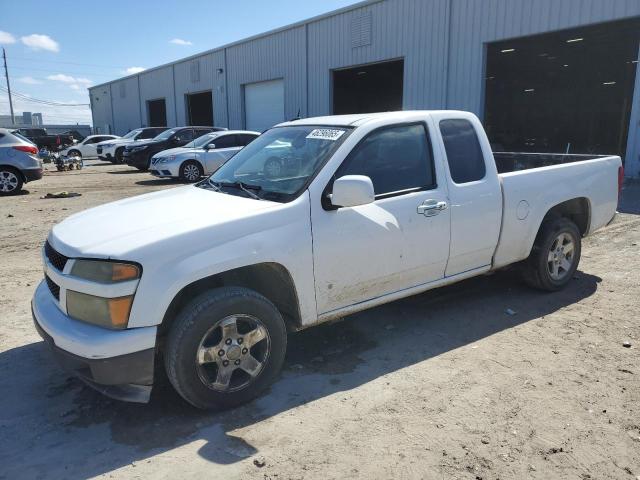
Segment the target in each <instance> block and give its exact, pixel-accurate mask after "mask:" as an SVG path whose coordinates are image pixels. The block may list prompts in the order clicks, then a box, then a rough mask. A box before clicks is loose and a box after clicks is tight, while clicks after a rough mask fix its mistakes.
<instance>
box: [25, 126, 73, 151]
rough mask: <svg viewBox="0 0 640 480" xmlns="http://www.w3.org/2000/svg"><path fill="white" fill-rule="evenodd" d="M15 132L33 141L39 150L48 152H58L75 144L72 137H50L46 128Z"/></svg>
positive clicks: (63, 135) (61, 135) (62, 135)
mask: <svg viewBox="0 0 640 480" xmlns="http://www.w3.org/2000/svg"><path fill="white" fill-rule="evenodd" d="M14 131H15V132H18V133H19V134H20V135H22V136H23V137H26V138H28V139H29V140H31V141H32V142H33V143H35V144H36V146H37V147H38V149H40V148H46V149H47V150H51V151H56V150H59V149H61V148H64V147H65V146H67V145H72V144H73V137H72V136H71V135H65V134H60V135H49V134H48V133H47V130H46V129H44V128H18V129H17V130H14Z"/></svg>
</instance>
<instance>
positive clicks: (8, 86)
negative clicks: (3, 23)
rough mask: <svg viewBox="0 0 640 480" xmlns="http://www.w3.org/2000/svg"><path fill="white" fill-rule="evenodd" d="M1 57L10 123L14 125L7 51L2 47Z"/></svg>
mask: <svg viewBox="0 0 640 480" xmlns="http://www.w3.org/2000/svg"><path fill="white" fill-rule="evenodd" d="M2 58H3V59H4V76H5V78H6V79H7V92H8V93H9V110H11V124H12V125H15V123H16V119H15V117H14V116H13V102H12V101H11V85H9V70H7V52H5V50H4V47H2Z"/></svg>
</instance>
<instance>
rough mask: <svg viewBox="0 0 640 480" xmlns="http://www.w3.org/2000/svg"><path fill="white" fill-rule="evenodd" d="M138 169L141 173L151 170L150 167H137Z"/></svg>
mask: <svg viewBox="0 0 640 480" xmlns="http://www.w3.org/2000/svg"><path fill="white" fill-rule="evenodd" d="M136 168H137V169H138V170H140V171H141V172H146V171H147V170H149V167H137V166H136Z"/></svg>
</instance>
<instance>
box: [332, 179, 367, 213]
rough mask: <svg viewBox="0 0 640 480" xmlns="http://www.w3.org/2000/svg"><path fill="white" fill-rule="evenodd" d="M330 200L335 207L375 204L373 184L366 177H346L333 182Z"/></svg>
mask: <svg viewBox="0 0 640 480" xmlns="http://www.w3.org/2000/svg"><path fill="white" fill-rule="evenodd" d="M330 199H331V204H332V205H333V206H334V207H357V206H358V205H366V204H368V203H373V201H374V200H375V192H374V190H373V183H372V182H371V179H370V178H369V177H366V176H364V175H345V176H344V177H340V178H338V179H337V180H336V181H335V182H333V193H332V194H331V196H330Z"/></svg>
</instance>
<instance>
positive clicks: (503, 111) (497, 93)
mask: <svg viewBox="0 0 640 480" xmlns="http://www.w3.org/2000/svg"><path fill="white" fill-rule="evenodd" d="M639 44H640V19H637V18H636V19H632V20H625V21H617V22H609V23H603V24H598V25H593V26H589V27H583V28H576V29H571V30H563V31H559V32H552V33H547V34H543V35H536V36H532V37H524V38H517V39H514V40H508V41H500V42H497V43H491V44H489V45H488V46H487V68H486V79H485V82H486V83H485V85H486V89H485V110H484V124H485V128H486V129H487V133H488V135H489V138H490V140H491V142H492V145H493V148H494V150H511V151H527V152H569V153H602V154H615V155H621V156H624V153H625V150H626V146H627V134H628V129H629V118H630V114H631V105H632V100H633V89H634V82H635V74H636V67H637V59H638V45H639Z"/></svg>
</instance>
